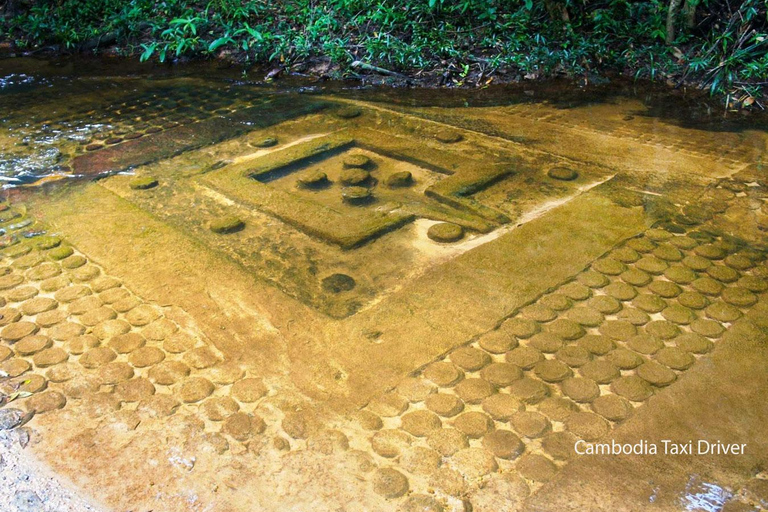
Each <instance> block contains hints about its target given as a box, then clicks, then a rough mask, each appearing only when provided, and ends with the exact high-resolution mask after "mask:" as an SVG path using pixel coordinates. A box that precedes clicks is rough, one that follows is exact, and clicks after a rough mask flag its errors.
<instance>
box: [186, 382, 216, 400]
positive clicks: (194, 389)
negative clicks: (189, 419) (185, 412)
mask: <svg viewBox="0 0 768 512" xmlns="http://www.w3.org/2000/svg"><path fill="white" fill-rule="evenodd" d="M213 390H214V386H213V384H212V383H211V381H209V380H208V379H204V378H202V377H189V378H188V379H186V380H185V381H184V382H183V383H182V384H181V388H180V389H179V397H180V398H181V401H182V402H185V403H193V402H199V401H200V400H203V399H205V398H208V397H209V396H210V395H211V393H213Z"/></svg>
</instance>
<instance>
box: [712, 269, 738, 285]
mask: <svg viewBox="0 0 768 512" xmlns="http://www.w3.org/2000/svg"><path fill="white" fill-rule="evenodd" d="M707 274H708V275H709V277H711V278H712V279H717V280H718V281H720V282H721V283H733V282H735V281H737V280H738V279H739V277H741V275H740V274H739V273H738V272H736V271H735V270H733V269H732V268H730V267H725V266H723V265H712V266H711V267H709V268H708V269H707Z"/></svg>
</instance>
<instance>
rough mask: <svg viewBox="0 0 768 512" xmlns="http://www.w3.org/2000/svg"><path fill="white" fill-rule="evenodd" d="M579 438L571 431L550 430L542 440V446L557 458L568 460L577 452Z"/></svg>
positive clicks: (551, 455)
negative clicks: (576, 446)
mask: <svg viewBox="0 0 768 512" xmlns="http://www.w3.org/2000/svg"><path fill="white" fill-rule="evenodd" d="M577 440H578V438H577V437H576V436H574V435H573V434H571V433H570V432H565V431H564V432H550V433H549V434H547V435H546V436H545V437H544V439H542V440H541V448H542V449H543V450H544V451H545V452H547V455H549V456H550V457H552V458H553V459H555V460H568V459H570V458H571V457H573V455H574V454H575V453H576V452H575V451H574V446H575V445H576V441H577Z"/></svg>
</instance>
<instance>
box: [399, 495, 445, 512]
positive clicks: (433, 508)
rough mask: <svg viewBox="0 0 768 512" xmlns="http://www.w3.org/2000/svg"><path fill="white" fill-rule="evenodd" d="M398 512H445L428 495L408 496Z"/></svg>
mask: <svg viewBox="0 0 768 512" xmlns="http://www.w3.org/2000/svg"><path fill="white" fill-rule="evenodd" d="M397 510H398V512H445V508H444V507H443V506H442V505H441V504H440V502H438V501H437V500H436V499H435V498H433V497H432V496H430V495H428V494H412V495H410V496H408V499H406V500H405V501H404V502H403V504H402V505H400V508H398V509H397Z"/></svg>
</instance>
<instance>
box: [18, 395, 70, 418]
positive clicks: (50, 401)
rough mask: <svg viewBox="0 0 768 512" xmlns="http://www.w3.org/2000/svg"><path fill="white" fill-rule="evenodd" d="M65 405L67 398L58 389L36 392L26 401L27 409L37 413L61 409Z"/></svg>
mask: <svg viewBox="0 0 768 512" xmlns="http://www.w3.org/2000/svg"><path fill="white" fill-rule="evenodd" d="M65 405H67V399H66V398H65V397H64V395H62V394H61V393H59V392H57V391H44V392H42V393H36V394H34V395H32V396H31V397H29V398H28V399H27V401H26V407H27V410H28V411H34V412H35V414H42V413H45V412H48V411H53V410H56V409H61V408H63V407H64V406H65Z"/></svg>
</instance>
